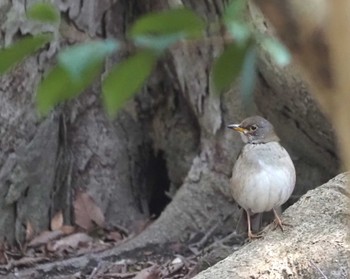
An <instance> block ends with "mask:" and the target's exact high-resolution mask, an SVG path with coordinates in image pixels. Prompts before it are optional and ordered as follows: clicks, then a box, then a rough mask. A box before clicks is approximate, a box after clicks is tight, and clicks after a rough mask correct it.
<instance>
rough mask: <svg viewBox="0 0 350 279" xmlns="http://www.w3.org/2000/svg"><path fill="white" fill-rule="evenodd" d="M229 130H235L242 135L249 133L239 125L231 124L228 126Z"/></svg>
mask: <svg viewBox="0 0 350 279" xmlns="http://www.w3.org/2000/svg"><path fill="white" fill-rule="evenodd" d="M227 128H229V129H232V130H235V131H237V132H240V133H244V132H246V131H247V130H246V129H244V128H242V127H241V126H240V125H239V124H230V125H228V126H227Z"/></svg>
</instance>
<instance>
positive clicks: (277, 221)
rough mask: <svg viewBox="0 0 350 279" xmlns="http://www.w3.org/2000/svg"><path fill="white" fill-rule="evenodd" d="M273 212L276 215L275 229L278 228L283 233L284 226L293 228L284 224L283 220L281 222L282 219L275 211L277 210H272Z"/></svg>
mask: <svg viewBox="0 0 350 279" xmlns="http://www.w3.org/2000/svg"><path fill="white" fill-rule="evenodd" d="M272 210H273V213H274V215H275V220H274V221H273V222H274V224H275V228H274V229H277V227H279V228H280V229H281V231H282V232H283V231H284V228H283V226H288V227H293V225H291V224H288V223H284V222H282V220H281V218H280V217H279V216H278V214H277V212H276V210H275V209H272Z"/></svg>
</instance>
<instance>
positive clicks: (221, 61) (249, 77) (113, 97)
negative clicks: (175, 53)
mask: <svg viewBox="0 0 350 279" xmlns="http://www.w3.org/2000/svg"><path fill="white" fill-rule="evenodd" d="M246 5H247V3H246V0H234V1H231V3H230V4H229V5H228V6H227V7H226V10H225V13H224V15H223V17H222V19H221V20H220V22H216V23H214V24H211V25H210V26H209V24H207V23H205V22H204V21H203V19H202V18H200V17H199V16H198V15H197V14H195V13H194V12H193V11H191V10H189V9H187V8H184V7H182V8H178V9H173V10H167V11H162V12H153V13H149V14H146V15H145V16H142V17H140V18H139V19H138V20H137V21H136V22H135V23H134V24H133V25H132V26H131V28H130V30H129V32H128V33H127V38H126V39H125V41H117V40H112V39H106V40H100V41H91V42H86V43H83V44H79V45H74V46H71V47H67V48H65V49H63V50H62V51H60V52H59V54H58V56H57V64H56V66H54V67H53V68H52V69H51V71H50V72H49V73H48V74H47V75H46V77H45V78H44V79H43V80H42V81H41V83H40V84H39V85H38V88H37V94H36V101H37V108H38V110H39V112H40V113H41V114H43V115H46V114H47V113H49V111H50V110H51V109H52V108H53V107H54V106H55V105H57V104H58V103H61V102H63V101H65V100H67V99H70V98H73V97H75V96H77V95H79V94H80V93H81V92H83V91H84V89H86V88H87V87H88V86H90V85H91V83H92V82H93V81H94V79H95V78H96V77H98V76H99V75H100V73H101V71H102V69H103V64H104V61H105V59H106V58H107V57H108V56H109V55H111V54H113V53H116V52H117V51H120V50H122V49H126V50H129V49H133V50H134V51H133V53H132V54H131V55H130V56H129V57H128V58H126V59H125V60H124V61H122V62H120V63H118V64H116V65H115V66H114V67H113V68H112V69H111V71H110V72H109V73H108V75H107V76H106V77H105V78H104V80H103V81H102V98H103V103H104V105H105V108H106V111H107V113H108V114H109V115H110V116H115V114H116V112H117V111H118V110H119V109H120V108H121V107H122V106H123V105H124V103H125V102H127V101H128V100H129V99H130V98H132V97H133V96H134V95H135V94H136V93H137V92H138V91H139V90H140V89H141V88H142V86H143V84H144V83H145V82H146V81H147V79H148V77H149V76H150V74H151V72H152V70H153V68H154V66H155V64H156V62H157V59H159V58H160V57H161V56H162V54H163V53H164V52H165V51H166V50H167V49H169V48H170V47H171V46H173V45H174V44H178V43H181V42H183V41H184V40H186V41H189V40H195V42H201V41H205V39H206V37H205V31H206V30H209V29H210V27H212V26H215V27H216V28H214V29H215V30H214V31H215V32H216V33H220V32H219V30H222V28H224V30H225V38H226V34H228V36H229V39H228V40H225V41H226V46H225V49H224V51H223V52H222V54H221V55H220V56H219V57H218V58H217V61H216V63H215V64H214V66H213V69H212V79H213V82H214V86H215V89H216V91H217V92H219V93H221V92H223V91H225V90H227V89H228V88H229V87H230V86H231V85H232V83H233V82H234V80H235V79H236V77H237V76H238V75H239V74H240V73H242V93H243V94H245V95H247V94H248V95H249V94H251V92H252V91H253V89H254V78H253V77H254V76H255V64H256V62H255V60H256V55H255V48H256V45H257V43H261V44H263V45H265V48H266V49H267V50H268V51H270V53H271V54H272V56H273V57H274V58H275V60H276V61H277V62H278V63H280V64H283V63H286V62H288V52H287V51H286V50H285V49H284V47H283V46H282V45H280V44H279V43H278V42H277V41H275V40H272V39H271V38H267V37H265V36H264V35H262V34H256V33H255V32H254V31H253V30H252V28H250V26H249V25H248V23H247V22H246V21H245V20H244V16H243V15H244V12H245V9H246ZM27 17H28V19H30V20H36V21H40V22H42V23H45V24H48V23H49V24H53V25H54V26H58V25H59V23H60V14H59V11H58V10H57V9H56V7H55V6H53V5H51V4H49V3H37V4H34V5H32V6H31V7H30V9H29V10H28V11H27ZM219 35H220V34H219ZM216 36H217V35H216ZM209 39H215V36H212V37H210V38H209ZM50 40H52V36H50V35H47V34H41V35H36V36H32V37H25V38H23V39H20V40H18V41H17V42H16V43H14V44H13V45H11V46H10V47H8V48H5V49H2V50H0V61H1V64H0V74H4V73H6V72H8V71H10V70H11V69H12V68H13V67H14V66H15V65H16V64H18V63H19V62H21V61H22V60H23V59H24V58H25V57H27V56H29V55H32V54H33V53H35V52H36V51H38V50H39V49H40V48H42V47H44V46H45V45H46V44H47V43H49V42H50Z"/></svg>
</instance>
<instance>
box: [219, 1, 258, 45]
mask: <svg viewBox="0 0 350 279" xmlns="http://www.w3.org/2000/svg"><path fill="white" fill-rule="evenodd" d="M246 8H247V1H246V0H233V1H231V2H230V4H229V5H228V6H227V7H226V9H225V11H224V15H223V19H224V23H225V25H226V27H227V30H228V32H229V33H230V34H231V36H232V37H233V38H234V40H235V41H236V42H238V43H242V44H243V43H245V42H246V41H247V40H248V39H249V38H250V37H251V35H252V34H251V29H250V28H249V25H248V23H247V21H246V20H245V19H244V15H245V9H246Z"/></svg>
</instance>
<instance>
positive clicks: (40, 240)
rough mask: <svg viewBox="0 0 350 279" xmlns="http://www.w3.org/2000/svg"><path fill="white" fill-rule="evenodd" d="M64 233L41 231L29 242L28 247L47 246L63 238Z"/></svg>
mask: <svg viewBox="0 0 350 279" xmlns="http://www.w3.org/2000/svg"><path fill="white" fill-rule="evenodd" d="M63 235H64V233H63V232H62V231H59V230H58V231H43V232H42V233H40V234H39V235H38V236H36V237H34V238H33V239H32V241H31V242H29V244H28V247H32V248H35V247H38V246H40V245H43V244H47V243H48V242H50V241H52V240H55V239H57V238H59V237H61V236H63Z"/></svg>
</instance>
